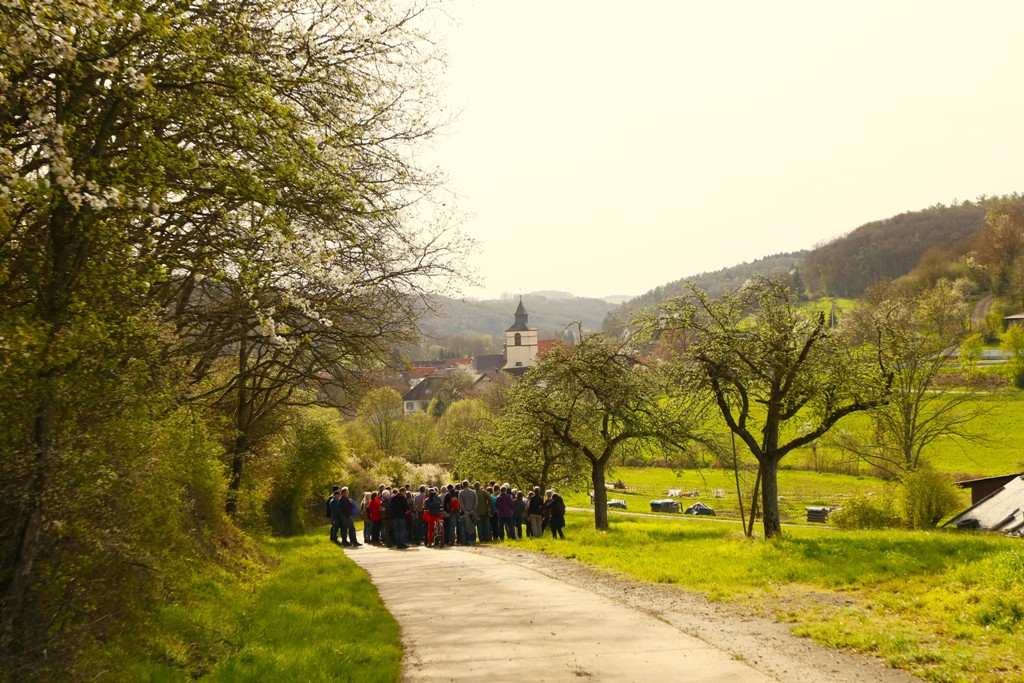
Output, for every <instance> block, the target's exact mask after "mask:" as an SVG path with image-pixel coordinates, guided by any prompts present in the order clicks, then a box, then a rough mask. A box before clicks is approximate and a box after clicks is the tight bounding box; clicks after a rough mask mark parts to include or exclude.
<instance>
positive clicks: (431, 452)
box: [402, 412, 440, 465]
mask: <svg viewBox="0 0 1024 683" xmlns="http://www.w3.org/2000/svg"><path fill="white" fill-rule="evenodd" d="M402 434H403V438H402V448H403V452H404V453H405V454H406V456H407V457H408V458H409V460H411V461H412V462H414V463H416V464H417V465H422V464H423V463H425V462H437V457H438V451H439V446H440V444H439V442H438V435H437V420H435V419H434V418H432V417H430V416H429V415H427V414H426V413H421V412H416V413H413V414H412V415H406V416H405V421H404V425H403V428H402Z"/></svg>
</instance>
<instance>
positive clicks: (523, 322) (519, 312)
mask: <svg viewBox="0 0 1024 683" xmlns="http://www.w3.org/2000/svg"><path fill="white" fill-rule="evenodd" d="M528 317H529V316H528V315H527V313H526V306H523V297H519V307H518V308H516V321H515V322H514V323H513V324H512V327H510V328H508V330H506V331H507V332H514V331H523V330H529V329H530V325H529V324H528V322H527V318H528Z"/></svg>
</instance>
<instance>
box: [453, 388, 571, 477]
mask: <svg viewBox="0 0 1024 683" xmlns="http://www.w3.org/2000/svg"><path fill="white" fill-rule="evenodd" d="M503 394H504V395H503V397H502V402H501V406H500V408H498V410H497V413H496V415H495V416H494V417H493V419H492V420H490V422H489V423H488V424H487V428H486V429H483V430H481V432H480V433H479V435H478V437H477V438H475V439H473V440H472V442H470V443H468V444H467V448H466V449H465V450H463V451H461V452H460V454H459V458H458V460H457V464H458V466H459V469H460V471H464V472H467V473H470V474H473V476H474V477H477V478H482V477H483V476H487V477H488V478H493V479H496V480H498V481H508V482H512V483H513V484H517V485H519V486H520V487H522V488H524V489H525V488H527V487H533V486H539V487H540V488H541V489H542V490H547V489H548V488H559V489H562V490H566V491H575V490H579V489H581V488H583V487H584V486H585V485H586V482H587V480H588V478H589V477H588V470H589V468H588V466H587V462H586V460H585V459H584V458H583V456H582V454H581V453H580V452H579V450H578V449H575V448H570V447H567V446H566V445H564V444H563V443H561V442H560V441H559V440H558V439H556V438H555V437H554V436H553V435H552V434H550V433H549V432H548V431H546V430H545V429H544V425H543V423H539V422H538V421H537V420H535V419H534V418H533V415H532V412H531V411H530V408H531V407H533V406H536V405H540V404H543V403H544V402H546V401H547V400H548V395H547V391H546V389H545V388H544V387H539V386H536V385H534V384H533V383H532V382H530V381H529V380H523V381H518V382H515V383H514V384H512V385H511V386H509V387H508V388H507V389H505V390H504V391H503Z"/></svg>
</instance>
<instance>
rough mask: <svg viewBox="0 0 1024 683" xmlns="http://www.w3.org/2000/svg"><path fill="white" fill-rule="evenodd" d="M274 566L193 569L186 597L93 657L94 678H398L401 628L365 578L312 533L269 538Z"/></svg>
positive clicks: (167, 605)
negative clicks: (236, 571) (236, 570)
mask: <svg viewBox="0 0 1024 683" xmlns="http://www.w3.org/2000/svg"><path fill="white" fill-rule="evenodd" d="M267 550H268V553H269V554H270V555H271V557H272V558H273V566H271V567H267V568H264V569H263V570H257V569H253V571H250V572H247V573H244V574H243V575H241V576H238V575H233V574H230V573H226V572H220V571H215V570H212V569H211V568H208V567H203V568H198V570H197V578H196V580H195V582H194V584H193V586H192V590H190V591H189V592H188V593H187V594H183V595H180V596H178V598H177V599H176V600H174V601H170V602H168V603H167V604H166V605H165V606H163V607H162V608H161V609H160V610H158V611H157V612H155V613H154V614H152V615H149V616H148V617H147V618H146V619H145V621H144V623H140V624H138V625H136V628H135V632H134V634H131V635H125V636H123V637H121V638H119V639H118V640H117V641H116V642H112V643H109V644H107V645H106V646H104V648H102V649H101V650H97V651H96V652H94V653H93V659H94V667H93V668H95V664H96V663H98V662H100V661H103V662H105V664H106V669H105V670H104V671H103V672H102V673H101V675H99V676H97V677H96V679H97V680H130V681H187V680H208V681H278V680H281V681H325V682H326V681H332V682H333V681H338V680H358V681H369V682H376V681H397V680H398V679H399V677H400V667H401V658H402V648H401V643H400V640H399V631H398V624H397V623H396V622H395V620H394V618H393V617H392V616H391V615H390V614H389V613H388V612H387V610H386V609H385V608H384V606H383V604H382V603H381V601H380V598H379V597H378V596H377V592H376V590H375V589H374V588H373V585H372V584H371V583H370V581H369V579H368V578H367V576H366V574H365V573H364V572H363V570H362V569H360V568H359V567H358V566H357V565H355V563H353V562H352V561H351V560H349V559H348V558H346V557H345V555H344V554H343V553H342V551H341V549H340V548H339V547H338V546H335V545H334V544H331V543H330V542H328V540H327V538H326V537H325V534H323V533H322V532H319V531H318V532H316V533H313V534H307V535H304V536H298V537H294V538H289V539H280V540H273V541H269V542H268V544H267Z"/></svg>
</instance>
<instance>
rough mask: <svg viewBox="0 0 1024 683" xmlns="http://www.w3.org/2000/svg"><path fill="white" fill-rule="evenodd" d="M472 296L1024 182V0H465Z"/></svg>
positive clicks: (793, 242) (593, 275) (834, 231)
mask: <svg viewBox="0 0 1024 683" xmlns="http://www.w3.org/2000/svg"><path fill="white" fill-rule="evenodd" d="M450 12H451V14H452V16H453V17H454V19H455V20H456V23H455V24H454V25H453V26H451V27H449V28H448V29H447V35H446V36H445V37H444V43H445V45H446V47H447V50H448V61H449V67H448V70H447V74H446V78H447V85H446V88H445V91H444V92H445V97H446V99H447V102H448V105H449V106H450V108H451V109H452V110H453V111H456V112H459V117H458V119H457V120H456V121H455V123H453V124H452V126H451V127H450V128H449V129H448V130H447V131H446V132H445V134H444V135H443V136H442V137H441V138H439V139H438V140H437V141H436V142H435V145H434V149H433V150H432V151H431V152H430V153H429V154H428V155H427V158H428V159H429V161H430V162H431V163H436V164H437V165H439V166H440V167H441V168H442V170H444V171H445V172H446V173H447V175H448V177H449V179H450V182H449V183H448V187H449V188H450V190H452V191H453V192H454V193H455V198H456V202H457V204H458V206H459V207H460V208H461V209H462V210H463V211H464V212H466V213H467V214H468V219H467V221H466V222H465V224H464V226H463V229H464V231H465V232H466V233H467V234H469V235H470V236H472V237H474V238H476V239H477V240H479V241H480V243H481V249H480V253H479V255H478V256H476V257H474V258H473V259H472V261H471V263H472V265H473V266H475V267H476V268H477V269H478V270H479V272H480V275H481V277H482V279H483V287H480V288H471V289H466V290H465V294H466V295H469V296H478V297H492V296H498V295H500V294H502V293H506V292H509V293H518V292H530V291H535V290H549V289H554V290H562V291H568V292H571V293H573V294H575V295H577V296H595V297H601V296H607V295H615V294H629V295H638V294H642V293H644V292H646V291H648V290H650V289H652V288H654V287H657V286H659V285H662V284H665V283H667V282H671V281H673V280H677V279H679V278H681V277H684V276H687V275H694V274H696V273H699V272H702V271H707V270H717V269H718V268H722V267H725V266H730V265H734V264H736V263H740V262H743V261H750V260H753V259H756V258H759V257H761V256H765V255H767V254H771V253H777V252H780V251H792V250H797V249H803V248H810V247H812V246H814V245H815V244H816V243H818V242H821V241H823V240H827V239H829V238H831V237H834V236H836V235H839V234H842V233H844V232H847V231H849V230H852V229H853V228H856V227H857V226H859V225H862V224H863V223H866V222H868V221H872V220H876V219H881V218H887V217H889V216H892V215H895V214H898V213H902V212H904V211H910V210H916V209H920V208H924V207H926V206H930V205H932V204H935V203H937V202H942V203H950V202H951V201H952V200H954V199H964V198H972V199H973V198H974V197H976V196H977V195H979V194H983V193H984V194H1003V193H1009V192H1013V191H1015V190H1024V183H1022V182H1021V180H1020V172H1019V170H1018V169H1019V167H1020V165H1021V160H1022V159H1024V134H1022V130H1021V127H1022V124H1024V92H1022V91H1021V89H1020V82H1021V69H1022V67H1024V40H1021V39H1020V37H1019V32H1020V30H1021V27H1022V26H1024V2H1021V1H1020V0H992V1H986V2H976V3H968V2H964V1H956V2H953V1H947V0H929V1H922V0H888V1H885V2H874V1H865V0H862V1H860V2H856V3H842V4H841V5H840V3H831V2H820V0H818V1H814V2H786V1H778V2H764V1H763V0H762V1H752V0H750V1H748V0H736V1H733V2H671V1H669V0H661V1H655V0H634V2H631V3H621V2H614V3H613V2H604V1H598V0H590V1H587V2H584V1H582V0H546V1H545V2H540V1H537V0H520V1H517V2H512V3H499V2H494V1H493V0H454V2H452V4H451V5H450Z"/></svg>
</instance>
